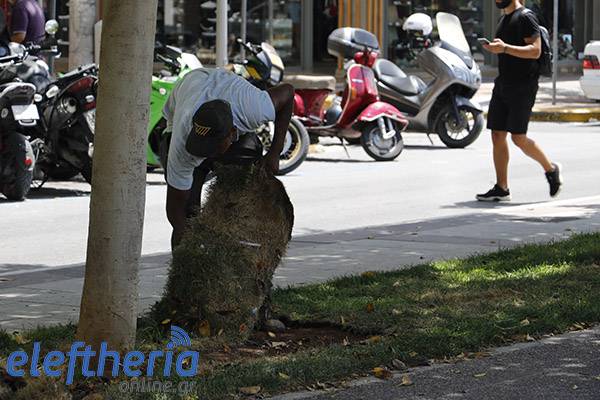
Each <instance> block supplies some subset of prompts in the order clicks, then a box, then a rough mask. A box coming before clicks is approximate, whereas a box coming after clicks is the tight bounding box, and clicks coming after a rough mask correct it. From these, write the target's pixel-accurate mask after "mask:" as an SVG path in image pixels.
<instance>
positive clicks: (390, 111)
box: [356, 101, 408, 129]
mask: <svg viewBox="0 0 600 400" xmlns="http://www.w3.org/2000/svg"><path fill="white" fill-rule="evenodd" d="M379 117H385V118H389V119H392V120H394V121H396V122H399V123H400V124H402V129H405V128H406V126H407V125H408V120H407V119H406V117H405V116H404V114H402V113H401V112H400V111H399V110H398V109H397V108H396V107H394V106H393V105H391V104H389V103H386V102H383V101H376V102H375V103H371V104H369V105H368V106H367V107H366V108H365V109H364V110H362V112H361V113H360V115H359V116H358V117H357V118H356V122H372V121H375V120H377V119H378V118H379Z"/></svg>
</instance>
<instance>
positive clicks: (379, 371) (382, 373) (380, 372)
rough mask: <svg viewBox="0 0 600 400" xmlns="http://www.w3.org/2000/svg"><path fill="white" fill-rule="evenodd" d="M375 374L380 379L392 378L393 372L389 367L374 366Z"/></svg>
mask: <svg viewBox="0 0 600 400" xmlns="http://www.w3.org/2000/svg"><path fill="white" fill-rule="evenodd" d="M373 375H375V377H376V378H379V379H390V378H391V377H392V376H393V374H392V373H391V372H390V371H389V370H388V369H387V368H381V367H376V368H373Z"/></svg>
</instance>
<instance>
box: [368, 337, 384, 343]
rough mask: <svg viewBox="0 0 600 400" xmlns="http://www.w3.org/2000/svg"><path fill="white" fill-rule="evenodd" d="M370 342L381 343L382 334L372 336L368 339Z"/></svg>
mask: <svg viewBox="0 0 600 400" xmlns="http://www.w3.org/2000/svg"><path fill="white" fill-rule="evenodd" d="M367 342H368V343H379V342H381V336H371V337H370V338H368V339H367Z"/></svg>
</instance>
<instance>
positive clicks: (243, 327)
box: [240, 324, 248, 333]
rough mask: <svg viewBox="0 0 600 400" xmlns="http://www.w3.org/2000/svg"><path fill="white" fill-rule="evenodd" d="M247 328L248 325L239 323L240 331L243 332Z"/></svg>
mask: <svg viewBox="0 0 600 400" xmlns="http://www.w3.org/2000/svg"><path fill="white" fill-rule="evenodd" d="M247 330H248V327H247V326H246V324H241V325H240V333H244V332H246V331H247Z"/></svg>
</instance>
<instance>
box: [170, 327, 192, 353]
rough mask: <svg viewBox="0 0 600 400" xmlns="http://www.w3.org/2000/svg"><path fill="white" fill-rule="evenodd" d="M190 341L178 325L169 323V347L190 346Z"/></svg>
mask: <svg viewBox="0 0 600 400" xmlns="http://www.w3.org/2000/svg"><path fill="white" fill-rule="evenodd" d="M191 345H192V341H191V339H190V336H189V335H188V334H187V332H186V331H184V330H183V329H181V328H180V327H178V326H175V325H171V342H170V343H169V344H168V346H169V347H170V348H173V347H190V346H191Z"/></svg>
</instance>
